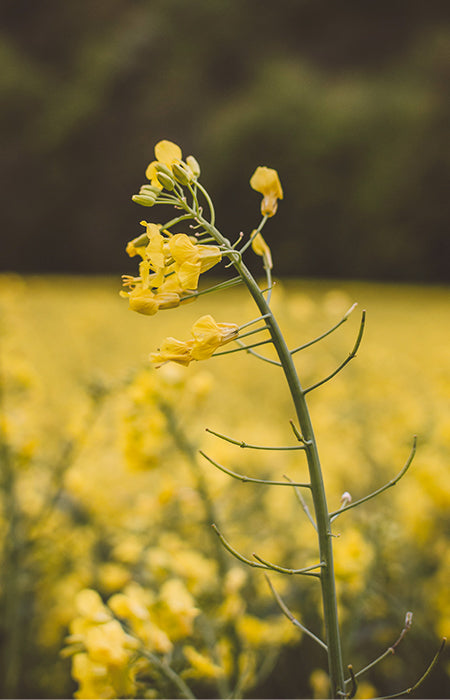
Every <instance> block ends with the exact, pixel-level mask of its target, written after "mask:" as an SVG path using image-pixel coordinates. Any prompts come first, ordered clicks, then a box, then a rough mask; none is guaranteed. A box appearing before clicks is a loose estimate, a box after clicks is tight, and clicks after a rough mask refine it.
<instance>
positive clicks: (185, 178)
mask: <svg viewBox="0 0 450 700" xmlns="http://www.w3.org/2000/svg"><path fill="white" fill-rule="evenodd" d="M172 172H173V175H174V178H175V179H176V180H177V181H178V182H179V183H180V185H188V184H189V182H190V180H191V179H192V178H190V177H189V174H188V172H187V171H186V170H185V168H183V166H182V165H180V164H179V163H174V164H173V165H172Z"/></svg>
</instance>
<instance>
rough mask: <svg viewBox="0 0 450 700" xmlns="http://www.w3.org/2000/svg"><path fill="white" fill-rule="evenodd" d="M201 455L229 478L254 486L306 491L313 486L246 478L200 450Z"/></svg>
mask: <svg viewBox="0 0 450 700" xmlns="http://www.w3.org/2000/svg"><path fill="white" fill-rule="evenodd" d="M200 454H201V455H202V457H204V458H205V459H207V460H208V462H211V464H213V465H214V466H215V467H217V469H220V471H222V472H224V473H225V474H228V476H232V477H233V478H234V479H239V481H242V482H244V483H246V482H248V483H252V484H264V485H265V486H298V487H299V488H304V489H310V488H311V484H309V483H298V482H288V481H271V480H269V479H255V478H253V477H251V476H246V475H245V474H237V473H236V472H233V471H231V469H227V468H226V467H224V466H223V465H222V464H219V462H216V461H215V460H214V459H212V458H211V457H208V455H207V454H205V453H204V452H203V451H202V450H200Z"/></svg>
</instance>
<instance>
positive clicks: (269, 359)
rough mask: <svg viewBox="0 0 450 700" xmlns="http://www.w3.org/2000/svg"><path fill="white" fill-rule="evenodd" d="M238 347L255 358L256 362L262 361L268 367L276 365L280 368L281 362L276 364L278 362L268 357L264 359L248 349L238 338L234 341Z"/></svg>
mask: <svg viewBox="0 0 450 700" xmlns="http://www.w3.org/2000/svg"><path fill="white" fill-rule="evenodd" d="M234 342H235V343H237V344H238V345H241V347H242V348H243V349H245V350H247V352H248V354H249V355H253V357H257V358H258V360H264V362H268V363H269V364H270V365H276V366H277V367H281V366H282V365H281V362H278V360H272V359H271V358H270V357H265V356H264V355H261V354H260V353H259V352H255V351H254V350H252V349H251V348H248V347H247V346H246V345H245V344H244V343H242V342H241V341H240V340H239V338H236V340H235V341H234Z"/></svg>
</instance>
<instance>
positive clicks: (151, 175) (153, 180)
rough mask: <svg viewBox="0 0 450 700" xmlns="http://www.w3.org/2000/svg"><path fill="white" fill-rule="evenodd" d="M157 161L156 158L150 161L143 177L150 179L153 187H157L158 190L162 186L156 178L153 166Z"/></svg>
mask: <svg viewBox="0 0 450 700" xmlns="http://www.w3.org/2000/svg"><path fill="white" fill-rule="evenodd" d="M157 162H158V161H157V160H154V161H152V162H151V163H150V165H148V166H147V170H146V171H145V177H146V178H147V180H150V181H151V183H152V185H153V187H157V188H158V189H159V190H162V189H163V186H162V185H161V183H160V181H159V180H158V178H157V171H156V168H155V165H156V163H157Z"/></svg>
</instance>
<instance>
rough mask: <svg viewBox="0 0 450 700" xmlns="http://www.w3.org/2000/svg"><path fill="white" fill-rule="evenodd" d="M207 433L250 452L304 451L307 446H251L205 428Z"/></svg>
mask: <svg viewBox="0 0 450 700" xmlns="http://www.w3.org/2000/svg"><path fill="white" fill-rule="evenodd" d="M205 430H206V432H207V433H211V435H215V436H216V437H218V438H220V439H221V440H225V442H230V443H231V444H232V445H238V447H242V448H247V449H250V450H304V449H305V445H288V446H284V447H264V446H263V445H249V444H248V443H247V442H244V441H243V440H233V438H230V437H228V436H227V435H223V434H222V433H217V432H216V431H215V430H211V429H210V428H205Z"/></svg>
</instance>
